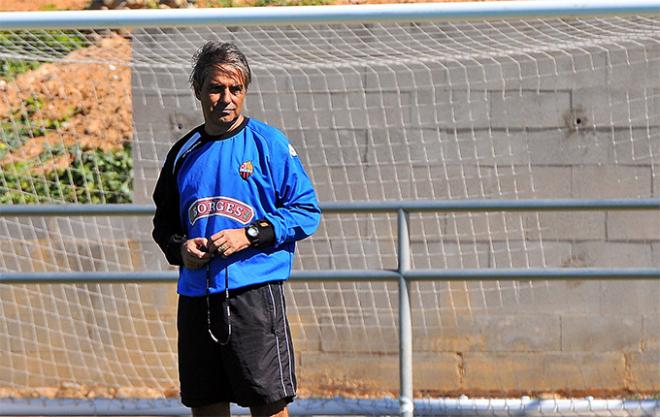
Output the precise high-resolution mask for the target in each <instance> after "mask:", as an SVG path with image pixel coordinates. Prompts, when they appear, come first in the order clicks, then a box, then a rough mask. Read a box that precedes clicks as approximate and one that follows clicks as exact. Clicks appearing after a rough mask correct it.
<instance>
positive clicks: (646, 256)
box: [573, 242, 653, 268]
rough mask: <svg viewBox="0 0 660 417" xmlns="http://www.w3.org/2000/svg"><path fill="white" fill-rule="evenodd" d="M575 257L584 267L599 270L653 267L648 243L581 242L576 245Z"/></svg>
mask: <svg viewBox="0 0 660 417" xmlns="http://www.w3.org/2000/svg"><path fill="white" fill-rule="evenodd" d="M573 254H574V257H575V259H580V260H581V262H582V263H583V265H584V266H589V267H597V268H645V267H647V268H648V267H652V266H653V265H652V264H653V256H652V252H651V246H650V245H649V244H646V243H619V242H581V243H576V244H575V245H574V252H573Z"/></svg>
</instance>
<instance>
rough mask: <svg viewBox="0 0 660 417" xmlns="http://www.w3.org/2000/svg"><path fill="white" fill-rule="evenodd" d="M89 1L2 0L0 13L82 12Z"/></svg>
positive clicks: (0, 1)
mask: <svg viewBox="0 0 660 417" xmlns="http://www.w3.org/2000/svg"><path fill="white" fill-rule="evenodd" d="M88 4H89V0H0V11H5V12H9V11H35V10H82V9H84V8H85V7H86V6H87V5H88Z"/></svg>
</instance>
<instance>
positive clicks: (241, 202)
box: [153, 118, 320, 296]
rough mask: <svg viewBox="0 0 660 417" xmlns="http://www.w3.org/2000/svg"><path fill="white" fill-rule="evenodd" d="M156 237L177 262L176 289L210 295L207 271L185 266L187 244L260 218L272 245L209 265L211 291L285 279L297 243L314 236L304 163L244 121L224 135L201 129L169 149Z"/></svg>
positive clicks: (158, 193)
mask: <svg viewBox="0 0 660 417" xmlns="http://www.w3.org/2000/svg"><path fill="white" fill-rule="evenodd" d="M153 199H154V202H155V204H156V214H155V216H154V219H153V224H154V229H153V237H154V240H155V241H156V243H158V245H159V246H160V248H161V249H162V250H163V252H164V253H165V256H166V257H167V260H168V262H169V263H171V264H173V265H179V266H180V268H179V284H178V292H179V294H182V295H187V296H204V295H206V274H207V271H206V268H199V269H189V268H186V267H184V266H183V265H182V260H181V254H180V244H181V240H182V239H184V238H185V239H191V238H194V237H207V238H209V237H210V236H211V235H213V234H215V233H217V232H219V231H221V230H224V229H235V228H241V227H247V226H248V225H249V224H250V223H253V222H255V221H257V220H266V221H268V222H269V223H270V224H271V225H272V230H273V231H274V234H275V236H274V241H273V242H272V244H270V245H267V246H265V247H258V248H255V247H248V248H247V249H244V250H242V251H240V252H237V253H235V254H232V255H230V256H228V257H226V258H223V257H215V258H213V259H212V260H211V261H210V262H211V263H210V274H211V283H210V286H209V292H210V293H211V294H213V293H218V292H222V291H224V290H225V281H226V282H228V283H229V285H228V287H229V289H235V288H241V287H245V286H248V285H254V284H259V283H264V282H269V281H277V280H286V279H288V277H289V275H290V272H291V267H292V264H293V254H294V250H295V241H296V240H300V239H304V238H305V237H307V236H309V235H311V234H312V233H314V232H315V231H316V229H317V227H318V225H319V221H320V210H319V206H318V201H317V197H316V193H315V192H314V189H313V187H312V184H311V181H310V180H309V177H308V176H307V174H306V173H305V171H304V169H303V167H302V164H301V163H300V160H299V158H298V156H297V154H296V152H295V150H294V149H293V147H292V146H291V145H290V144H289V141H288V139H287V138H286V137H285V136H284V134H282V132H280V131H279V130H277V129H275V128H273V127H270V126H268V125H266V124H264V123H261V122H259V121H256V120H253V119H248V118H245V119H244V121H243V122H242V124H241V125H240V126H239V127H238V128H237V129H234V130H232V131H231V132H228V133H225V134H223V135H222V136H216V137H213V136H209V135H207V134H206V133H205V132H204V125H201V126H198V127H197V128H195V129H193V130H192V131H191V132H189V133H188V134H186V135H185V136H184V137H183V138H181V139H180V140H179V141H178V142H176V143H175V144H174V146H173V147H172V148H171V149H170V151H169V153H168V155H167V158H166V160H165V164H164V165H163V168H162V170H161V172H160V176H159V178H158V181H157V183H156V188H155V190H154V194H153Z"/></svg>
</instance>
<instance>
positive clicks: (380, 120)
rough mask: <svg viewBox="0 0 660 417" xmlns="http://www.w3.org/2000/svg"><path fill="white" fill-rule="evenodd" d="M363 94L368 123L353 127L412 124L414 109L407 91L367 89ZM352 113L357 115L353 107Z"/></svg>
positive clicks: (403, 125) (404, 125)
mask: <svg viewBox="0 0 660 417" xmlns="http://www.w3.org/2000/svg"><path fill="white" fill-rule="evenodd" d="M364 94H365V95H364V100H365V103H366V111H365V114H366V115H367V119H368V125H366V126H355V127H367V126H386V127H407V126H410V125H411V124H412V122H413V120H414V119H413V115H412V114H413V111H414V110H413V104H412V98H411V94H410V93H409V92H395V91H378V92H370V91H367V92H365V93H364ZM361 102H362V101H360V103H361ZM352 113H356V114H357V115H359V111H356V110H355V109H352ZM351 127H353V126H351Z"/></svg>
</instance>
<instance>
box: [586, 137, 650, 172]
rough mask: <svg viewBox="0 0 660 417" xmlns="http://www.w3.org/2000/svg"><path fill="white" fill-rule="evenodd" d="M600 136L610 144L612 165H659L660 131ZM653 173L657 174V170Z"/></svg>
mask: <svg viewBox="0 0 660 417" xmlns="http://www.w3.org/2000/svg"><path fill="white" fill-rule="evenodd" d="M599 134H600V135H602V136H604V138H605V140H607V141H609V142H610V145H609V146H610V147H611V149H610V156H609V160H610V161H611V162H612V163H615V164H621V165H623V164H626V165H643V166H646V167H649V166H650V167H653V164H657V158H658V155H660V129H658V128H646V129H622V130H615V131H614V132H609V133H605V132H602V133H599ZM652 172H656V173H657V170H656V171H652ZM656 175H657V174H656Z"/></svg>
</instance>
